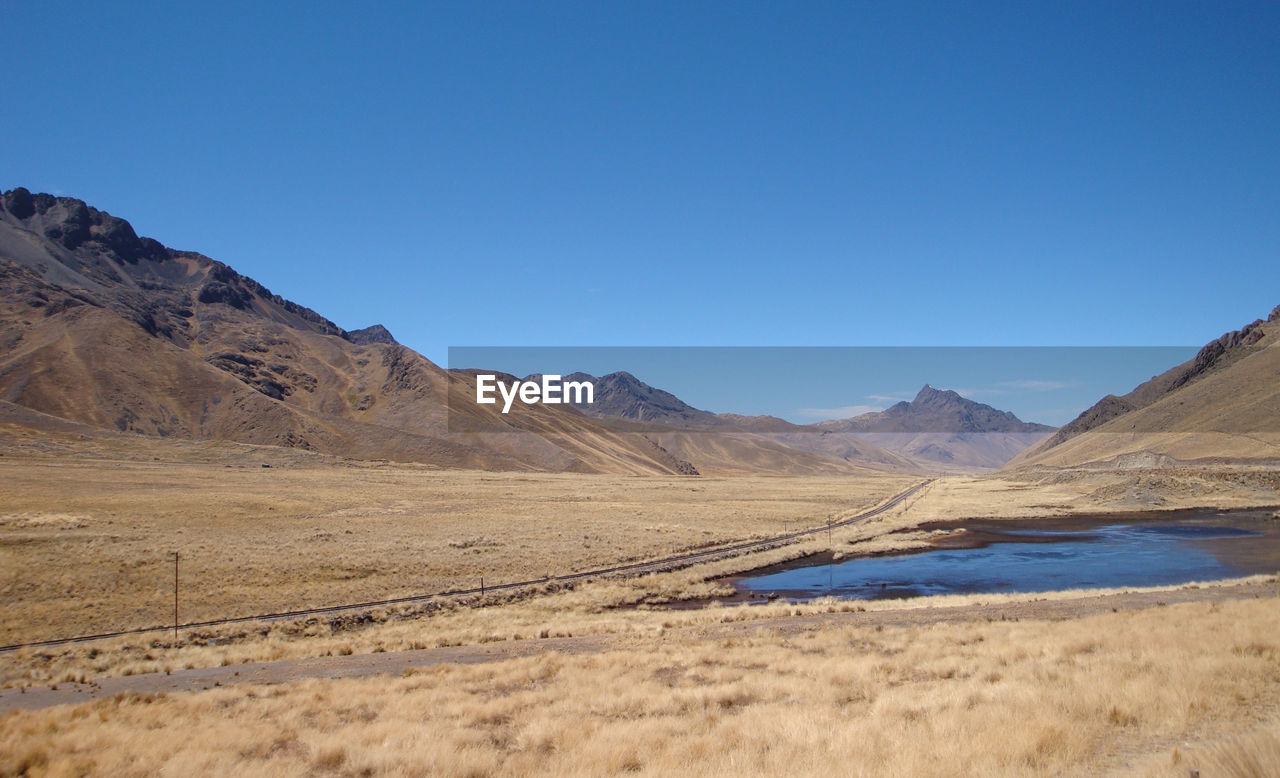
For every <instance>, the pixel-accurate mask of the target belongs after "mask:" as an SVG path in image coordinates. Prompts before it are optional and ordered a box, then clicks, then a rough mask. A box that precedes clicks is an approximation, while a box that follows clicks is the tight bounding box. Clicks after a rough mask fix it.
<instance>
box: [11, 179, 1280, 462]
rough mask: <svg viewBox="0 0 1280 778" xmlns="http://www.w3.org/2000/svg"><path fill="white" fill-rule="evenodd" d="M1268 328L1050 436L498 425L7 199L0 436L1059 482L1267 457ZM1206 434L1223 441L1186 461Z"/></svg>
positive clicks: (384, 334) (236, 298) (533, 412)
mask: <svg viewBox="0 0 1280 778" xmlns="http://www.w3.org/2000/svg"><path fill="white" fill-rule="evenodd" d="M1276 318H1277V315H1276V314H1275V313H1273V314H1272V316H1271V318H1270V319H1269V320H1268V321H1266V322H1261V321H1259V322H1255V323H1254V324H1252V325H1249V327H1246V328H1245V329H1243V330H1241V331H1239V332H1237V333H1228V335H1226V336H1223V338H1220V339H1219V340H1217V341H1214V342H1213V343H1211V344H1209V345H1208V346H1206V347H1205V349H1204V350H1203V351H1202V352H1201V353H1200V355H1198V356H1197V357H1196V358H1195V359H1194V360H1191V361H1190V362H1188V363H1187V364H1185V365H1180V366H1178V367H1175V368H1173V369H1172V370H1170V371H1169V372H1167V373H1165V374H1163V375H1162V376H1157V377H1156V378H1154V379H1152V381H1150V382H1148V383H1146V384H1143V385H1142V386H1140V387H1138V388H1137V389H1135V390H1134V391H1133V392H1131V393H1129V394H1128V395H1125V396H1123V397H1107V398H1104V399H1103V400H1102V401H1101V402H1099V404H1098V405H1096V406H1094V408H1091V409H1090V410H1088V411H1086V412H1085V413H1084V414H1082V415H1081V417H1080V418H1079V419H1077V420H1075V421H1074V422H1072V423H1071V424H1069V425H1067V426H1066V427H1064V428H1062V429H1061V430H1058V431H1056V432H1055V431H1054V430H1053V429H1052V428H1050V427H1046V426H1044V425H1039V424H1032V423H1028V422H1023V421H1021V420H1020V419H1018V418H1017V417H1015V416H1014V415H1013V414H1010V413H1008V412H1005V411H1000V410H997V409H995V408H992V407H991V406H988V405H983V404H981V403H976V402H973V401H971V400H968V399H966V398H963V397H961V396H960V395H958V394H956V393H955V392H952V391H946V390H938V389H934V388H933V387H931V386H925V387H924V388H923V389H922V390H921V391H920V393H919V394H918V395H917V396H916V397H915V399H913V400H912V401H910V402H902V403H898V404H897V405H894V406H893V407H891V408H888V409H886V410H884V411H880V412H876V413H870V414H863V415H861V416H856V417H853V418H851V419H843V420H837V421H825V422H819V423H818V424H813V425H797V424H792V423H790V422H788V421H786V420H784V419H780V418H776V417H772V416H742V415H738V414H732V413H712V412H710V411H705V410H701V409H698V408H694V407H692V406H690V405H689V404H687V403H685V402H684V401H682V400H681V399H680V398H678V397H676V396H675V395H673V394H671V393H670V392H667V391H664V390H662V389H659V388H655V387H652V386H649V385H648V384H645V383H644V382H643V381H641V380H639V379H638V378H636V377H635V376H632V375H631V374H629V373H625V372H619V373H612V374H609V375H606V376H602V377H600V378H599V379H597V380H596V402H595V403H594V404H593V405H591V406H580V407H578V408H574V407H570V406H563V405H561V406H536V407H532V408H528V409H526V411H525V412H523V413H521V414H514V415H509V416H508V415H502V414H500V413H499V412H498V410H496V409H494V408H493V406H479V405H476V404H475V403H474V386H475V383H474V382H475V371H449V370H445V369H443V368H441V367H439V366H437V365H435V364H434V363H432V362H431V361H430V360H428V359H426V358H425V357H423V356H422V355H420V354H418V353H416V352H414V351H412V350H411V349H408V348H406V347H404V346H402V345H400V344H399V343H397V342H396V340H395V338H394V337H393V336H392V335H391V333H390V332H388V331H387V329H386V328H385V327H382V326H381V325H373V326H370V327H366V328H364V329H359V330H344V329H343V328H341V327H339V326H338V325H336V324H335V323H333V322H332V321H330V320H329V319H327V318H325V317H324V316H322V315H321V314H319V313H317V312H316V311H313V310H311V309H310V308H307V307H305V306H302V305H299V304H297V303H294V302H292V301H289V300H286V299H284V298H282V297H280V296H279V295H276V294H273V293H272V292H271V291H270V290H269V289H267V288H265V287H264V286H262V285H261V284H259V283H258V282H256V281H254V280H253V279H251V278H248V277H246V276H243V275H241V274H239V273H237V272H236V271H234V270H233V269H232V268H230V267H229V266H227V265H225V264H223V263H221V262H218V261H216V260H213V259H210V258H208V257H205V256H203V255H201V254H197V253H194V252H190V251H178V250H174V249H171V248H168V247H166V246H163V245H162V244H160V243H159V242H157V241H155V240H153V239H150V238H145V237H139V236H138V235H137V233H136V232H135V231H134V229H133V227H132V226H131V225H130V224H129V223H128V222H127V221H125V220H123V219H120V218H117V217H115V216H112V215H110V214H107V213H105V212H102V211H99V210H97V209H94V208H92V207H90V206H88V205H86V204H85V203H83V202H81V201H79V200H75V199H73V198H68V197H54V196H52V195H47V194H31V193H30V192H28V191H26V190H25V189H21V188H18V189H13V190H10V191H8V192H4V193H3V195H0V425H12V426H13V428H22V429H32V430H36V431H37V432H38V431H40V430H45V431H46V432H47V434H50V435H53V434H71V433H69V432H68V430H70V429H72V428H74V429H75V430H78V431H77V432H76V433H75V434H76V435H81V436H83V435H84V434H87V432H92V431H93V430H102V431H104V434H107V433H108V432H109V433H110V434H112V435H118V434H120V433H127V434H141V435H147V436H153V437H156V438H175V439H184V440H192V441H202V440H213V441H234V442H239V443H250V444H258V445H268V446H283V447H290V448H296V449H303V450H309V451H314V452H320V453H325V454H332V455H337V456H342V457H350V458H355V459H390V460H397V461H408V462H422V463H426V464H430V465H434V466H442V467H470V468H484V469H508V470H510V469H516V470H544V471H579V472H614V473H667V474H692V473H695V472H703V473H734V472H767V473H830V474H839V473H851V472H859V471H863V470H866V469H874V470H880V471H891V472H911V473H919V472H926V471H929V472H936V471H940V470H941V471H948V470H953V471H971V470H983V469H992V468H995V467H999V466H1001V465H1003V464H1004V463H1005V462H1007V461H1009V460H1010V459H1011V458H1012V459H1013V460H1014V461H1013V462H1012V464H1011V465H1010V466H1073V465H1078V464H1081V463H1088V462H1096V461H1099V460H1100V459H1101V460H1106V459H1108V458H1114V457H1117V456H1122V455H1128V454H1131V453H1133V452H1135V451H1139V450H1147V449H1148V448H1150V449H1151V450H1158V451H1160V452H1163V455H1167V456H1171V457H1178V456H1182V457H1185V456H1189V455H1191V454H1195V455H1197V456H1225V457H1235V458H1249V457H1260V456H1275V440H1274V436H1271V437H1268V435H1267V434H1262V435H1253V434H1252V433H1254V432H1258V431H1259V430H1261V431H1262V432H1264V433H1266V432H1268V431H1273V430H1274V427H1275V425H1272V426H1268V424H1267V422H1268V421H1274V420H1275V419H1277V418H1280V413H1278V412H1277V409H1278V408H1280V405H1278V404H1277V394H1276V392H1277V389H1276V387H1277V383H1278V382H1277V381H1276V376H1277V375H1280V371H1278V370H1277V368H1278V367H1280V350H1278V349H1276V348H1273V346H1274V345H1275V343H1276V341H1277V337H1276V336H1277V331H1276V330H1277V328H1278V327H1280V324H1277V323H1276ZM585 377H586V376H585V375H584V374H577V375H576V376H570V377H569V378H575V379H582V378H585ZM468 398H470V399H468ZM69 425H71V426H69ZM76 425H79V426H76ZM1218 428H1221V432H1222V433H1223V434H1224V435H1225V437H1221V439H1219V440H1218V442H1217V443H1214V444H1212V445H1209V444H1206V443H1205V442H1204V440H1205V439H1203V438H1201V439H1199V441H1200V442H1198V443H1195V444H1194V445H1193V444H1192V443H1190V442H1188V441H1189V438H1188V437H1187V436H1188V435H1190V434H1191V433H1194V432H1198V431H1201V430H1205V429H1215V430H1216V429H1218ZM1117 433H1124V434H1125V435H1127V436H1128V437H1124V438H1123V439H1121V438H1117V437H1116V434H1117ZM1246 433H1249V434H1246ZM1170 435H1172V437H1170ZM1250 435H1252V437H1250ZM1215 446H1216V448H1215Z"/></svg>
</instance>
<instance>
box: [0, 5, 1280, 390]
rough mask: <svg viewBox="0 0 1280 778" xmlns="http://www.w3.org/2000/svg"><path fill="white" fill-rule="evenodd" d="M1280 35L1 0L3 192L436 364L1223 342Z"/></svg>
mask: <svg viewBox="0 0 1280 778" xmlns="http://www.w3.org/2000/svg"><path fill="white" fill-rule="evenodd" d="M1278 36H1280V5H1277V4H1276V3H1274V2H1271V3H1229V2H1222V3H1201V2H1197V3H1187V2H1155V3H1117V2H1102V3H1088V2H1072V3H1033V2H1024V3H995V4H991V3H968V2H965V3H960V2H951V3H899V2H894V3H861V2H843V3H824V2H803V3H792V2H777V3H759V2H726V3H710V2H702V3H688V2H671V3H667V2H636V3H625V2H618V3H612V2H610V3H599V2H584V3H554V2H548V3H504V2H486V3H417V2H415V3H401V4H397V3H376V4H354V3H352V4H339V3H311V4H306V5H298V6H296V7H288V6H287V5H286V4H283V3H279V4H277V3H265V4H258V3H252V4H251V3H239V2H223V3H214V4H202V5H201V6H199V7H196V6H194V5H193V4H173V3H155V4H145V3H121V4H110V5H108V6H103V5H102V4H101V3H77V2H70V3H57V4H55V3H8V4H5V5H4V6H3V7H2V8H0V49H2V50H3V51H4V52H5V61H6V62H7V63H8V65H7V68H6V73H7V76H6V84H7V85H6V91H5V99H4V100H3V102H2V103H0V126H3V127H4V133H3V142H0V187H3V188H10V187H12V186H18V185H22V186H26V187H28V188H30V189H33V190H37V191H51V192H55V193H61V194H67V195H72V196H76V197H80V198H83V199H85V200H87V201H88V202H89V203H90V204H92V205H95V206H97V207H99V208H102V209H105V210H107V211H110V212H112V213H114V214H117V215H120V216H123V217H125V218H127V219H130V220H131V221H132V222H133V223H134V225H135V227H136V228H137V229H138V231H139V232H140V233H141V234H144V235H151V236H154V237H156V238H159V239H160V240H162V241H164V242H165V243H166V244H169V245H171V246H174V247H177V248H183V249H192V250H198V251H201V252H203V253H205V254H208V255H210V256H213V257H215V258H217V259H220V260H222V261H225V262H227V263H229V264H230V265H232V266H233V267H235V268H236V269H237V270H239V271H241V272H243V273H245V274H247V275H250V276H252V277H254V278H256V279H258V280H259V281H261V282H263V283H264V284H266V285H267V286H268V287H270V288H271V289H272V290H273V291H275V292H278V293H280V294H283V295H285V296H286V297H289V298H291V299H294V300H296V301H299V302H301V303H303V304H305V305H309V306H311V307H313V308H315V309H316V310H318V311H320V312H321V313H323V314H324V315H326V316H328V317H330V318H332V319H333V320H334V321H336V322H337V323H338V324H339V325H341V326H343V327H347V328H357V327H362V326H365V325H368V324H372V323H374V322H381V323H384V324H386V325H387V326H388V327H389V328H390V329H391V330H392V332H393V333H394V334H395V335H396V336H397V337H398V338H399V339H400V340H401V341H402V342H404V343H405V344H407V345H409V346H412V347H414V348H417V349H418V350H420V351H422V352H423V353H425V354H426V355H427V356H429V357H431V358H432V359H434V360H436V361H438V362H444V361H445V360H446V358H447V348H448V347H449V346H460V345H510V346H534V345H541V346H545V345H585V346H632V345H659V346H701V345H734V346H737V345H742V346H773V345H798V346H825V345H839V346H847V345H854V346H862V345H874V346H915V345H928V346H955V345H960V346H985V345H1036V346H1039V345H1138V346H1146V345H1199V344H1202V343H1203V342H1205V341H1206V340H1208V339H1210V338H1212V337H1216V336H1217V335H1218V334H1220V333H1221V332H1223V331H1225V330H1227V329H1234V328H1236V327H1238V326H1240V325H1242V324H1244V323H1246V322H1248V321H1250V320H1252V319H1254V318H1256V317H1258V316H1265V315H1266V314H1267V313H1268V312H1269V311H1270V310H1271V308H1272V307H1274V306H1275V305H1276V304H1278V303H1280V283H1277V282H1278V281H1280V271H1278V270H1277V268H1278V267H1280V263H1278V262H1277V261H1276V260H1277V256H1276V250H1277V246H1280V143H1277V141H1276V139H1277V138H1280V48H1278V47H1277V45H1276V41H1277V39H1278ZM906 388H908V389H913V388H918V387H906ZM1129 388H1131V386H1117V387H1116V388H1115V389H1114V391H1127V390H1128V389H1129Z"/></svg>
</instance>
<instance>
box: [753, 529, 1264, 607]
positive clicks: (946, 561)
mask: <svg viewBox="0 0 1280 778" xmlns="http://www.w3.org/2000/svg"><path fill="white" fill-rule="evenodd" d="M984 535H985V536H988V537H990V536H994V537H995V541H996V542H991V543H990V545H986V546H984V547H980V548H946V549H936V550H929V551H923V552H918V553H911V554H903V555H897V556H885V557H871V558H853V559H846V560H844V561H841V562H836V563H831V564H818V565H813V564H805V563H804V562H800V563H798V564H797V566H794V567H791V568H789V569H782V570H780V571H776V572H770V573H769V574H766V575H757V576H750V575H748V577H744V578H741V579H737V580H736V581H735V582H734V583H735V585H736V586H737V587H738V589H739V591H740V592H743V593H746V594H755V595H769V594H776V595H778V596H781V597H786V598H788V599H792V600H806V599H813V598H817V597H825V596H828V595H831V596H835V597H841V598H848V599H879V598H900V597H917V596H922V595H929V594H957V593H977V592H981V593H987V592H1042V591H1056V590H1060V589H1076V588H1110V587H1122V586H1164V585H1173V584H1183V583H1190V582H1193V581H1210V580H1218V579H1223V578H1234V577H1239V576H1245V575H1252V574H1255V573H1273V572H1276V571H1277V570H1280V522H1276V521H1273V520H1271V519H1270V517H1269V514H1266V513H1263V512H1259V511H1252V512H1247V513H1238V514H1234V515H1231V514H1214V513H1212V512H1210V513H1207V514H1205V515H1204V516H1199V517H1195V518H1192V519H1187V520H1181V521H1155V522H1152V521H1140V522H1128V523H1117V524H1098V525H1097V526H1095V527H1092V528H1090V529H1088V530H1086V531H1071V530H1036V529H1022V530H1018V531H1010V532H1005V531H997V532H994V533H993V532H990V531H988V532H986V533H984Z"/></svg>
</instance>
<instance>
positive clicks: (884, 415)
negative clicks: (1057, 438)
mask: <svg viewBox="0 0 1280 778" xmlns="http://www.w3.org/2000/svg"><path fill="white" fill-rule="evenodd" d="M812 426H813V427H815V428H817V429H819V430H822V431H823V432H825V433H828V434H838V435H844V436H851V437H853V438H854V439H856V440H858V441H859V442H861V443H864V444H865V443H873V444H875V445H877V446H879V447H880V448H882V449H885V450H887V451H891V452H894V453H896V454H899V455H901V456H903V457H905V458H906V459H908V460H910V461H913V462H915V463H917V465H918V466H919V467H921V468H923V469H927V470H934V471H939V470H940V471H944V472H974V471H982V470H993V469H996V468H999V467H1001V466H1003V465H1004V464H1005V463H1006V462H1008V461H1009V460H1010V459H1012V458H1013V457H1014V456H1016V455H1017V454H1018V453H1020V452H1022V451H1023V450H1025V449H1026V448H1027V447H1029V446H1032V445H1034V444H1035V443H1038V442H1039V441H1040V440H1041V439H1043V438H1044V437H1045V435H1047V434H1049V433H1050V432H1052V431H1053V429H1054V428H1053V427H1049V426H1046V425H1044V424H1035V423H1032V422H1025V421H1022V420H1021V419H1019V418H1018V417H1017V416H1015V415H1013V414H1012V413H1009V412H1008V411H1001V410H997V409H996V408H993V407H991V406H990V405H986V404H984V403H979V402H974V401H973V400H969V399H967V398H965V397H962V396H960V395H959V394H958V393H956V392H954V391H951V390H948V389H935V388H933V387H932V386H930V385H929V384H925V385H924V387H923V388H922V389H921V390H920V391H919V393H917V394H916V396H915V399H913V400H911V402H905V401H903V402H899V403H896V404H895V405H892V406H890V407H889V408H886V409H885V410H883V411H874V412H871V413H864V414H862V415H860V416H854V417H853V418H850V419H839V420H833V421H821V422H818V423H816V424H814V425H812Z"/></svg>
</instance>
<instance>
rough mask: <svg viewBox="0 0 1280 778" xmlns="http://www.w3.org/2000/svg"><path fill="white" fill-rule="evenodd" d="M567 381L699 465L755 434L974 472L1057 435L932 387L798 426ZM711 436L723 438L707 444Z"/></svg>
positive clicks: (603, 410)
mask: <svg viewBox="0 0 1280 778" xmlns="http://www.w3.org/2000/svg"><path fill="white" fill-rule="evenodd" d="M567 378H568V379H572V380H592V381H595V385H596V396H595V402H594V403H593V404H591V405H586V404H583V405H579V406H578V408H579V409H580V410H582V411H583V412H584V413H586V414H588V415H591V416H593V417H595V418H599V419H602V420H610V419H625V420H629V421H633V422H643V423H645V424H647V425H650V426H651V428H653V427H656V428H661V427H670V428H672V429H673V430H680V431H682V434H674V433H666V434H663V435H660V436H659V439H660V440H661V441H662V442H663V446H664V447H666V448H668V449H669V450H671V451H672V452H673V453H676V454H677V455H678V456H681V457H683V458H686V459H691V460H693V461H697V459H698V457H699V455H700V454H701V455H702V456H705V455H706V452H707V449H708V448H709V447H711V446H712V443H713V441H714V443H715V445H716V446H717V448H718V449H723V447H724V446H725V443H726V441H728V440H730V439H736V440H737V441H738V443H739V444H741V442H742V441H743V440H746V439H747V436H748V435H750V436H751V437H750V439H751V440H754V441H756V442H757V444H758V445H763V443H762V442H761V441H763V440H767V441H770V443H771V444H772V446H774V447H783V448H786V449H792V450H795V451H800V452H805V453H807V454H809V455H813V456H816V457H819V458H821V459H826V460H837V461H840V462H847V463H857V464H859V465H861V466H865V467H872V468H877V469H883V470H890V471H894V472H922V471H934V472H936V471H938V470H944V471H960V472H970V471H976V470H990V469H995V468H998V467H1000V466H1002V465H1004V463H1006V462H1008V461H1009V460H1010V459H1011V458H1012V457H1013V456H1015V455H1016V454H1018V453H1019V452H1020V451H1022V450H1024V449H1025V448H1027V447H1028V446H1030V445H1032V444H1034V443H1036V442H1038V441H1040V440H1041V439H1042V438H1043V437H1044V436H1045V435H1046V434H1048V433H1049V432H1052V431H1053V429H1054V428H1053V427H1049V426H1046V425H1043V424H1033V423H1028V422H1024V421H1021V420H1020V419H1018V417H1017V416H1014V415H1013V414H1012V413H1008V412H1006V411H1000V410H996V409H995V408H992V407H991V406H989V405H984V404H982V403H977V402H973V401H971V400H968V399H965V398H964V397H961V396H960V395H959V394H957V393H955V392H953V391H947V390H938V389H934V388H933V387H932V386H928V385H926V386H925V387H924V388H923V389H921V390H920V393H919V394H918V395H917V396H916V398H915V399H914V400H912V401H911V402H909V403H908V402H901V403H898V404H897V405H894V406H893V407H891V408H888V409H886V410H884V411H880V412H876V413H868V414H863V415H861V416H857V417H854V418H852V419H842V420H839V421H826V422H819V423H817V424H812V425H798V424H792V423H791V422H788V421H786V420H784V419H779V418H777V417H774V416H743V415H739V414H733V413H711V412H710V411H704V410H700V409H698V408H694V407H693V406H691V405H689V404H688V403H686V402H684V401H683V400H681V399H680V398H678V397H676V396H675V395H674V394H672V393H670V392H667V391H664V390H662V389H657V388H655V387H652V386H650V385H649V384H646V383H645V382H643V381H641V380H640V379H638V378H636V377H635V376H633V375H631V374H630V373H625V372H619V373H610V374H609V375H606V376H602V377H600V378H595V377H593V376H590V375H588V374H586V373H575V374H574V375H572V376H568V377H567ZM660 431H661V430H660V429H655V432H660ZM709 433H715V434H714V435H713V436H710V437H707V436H708V434H709ZM698 435H701V436H702V437H698ZM737 453H738V455H739V456H740V457H745V456H748V455H747V453H746V452H743V451H738V452H737Z"/></svg>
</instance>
